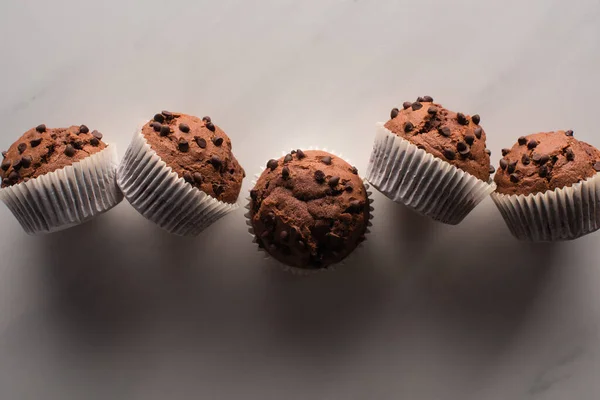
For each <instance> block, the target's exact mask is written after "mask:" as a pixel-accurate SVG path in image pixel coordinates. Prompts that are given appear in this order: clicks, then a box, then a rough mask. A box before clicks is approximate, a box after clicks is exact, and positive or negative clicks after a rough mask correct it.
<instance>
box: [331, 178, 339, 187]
mask: <svg viewBox="0 0 600 400" xmlns="http://www.w3.org/2000/svg"><path fill="white" fill-rule="evenodd" d="M328 183H329V186H331V187H336V186H337V185H338V183H340V177H339V176H332V177H331V178H329V182H328Z"/></svg>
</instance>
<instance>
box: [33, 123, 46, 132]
mask: <svg viewBox="0 0 600 400" xmlns="http://www.w3.org/2000/svg"><path fill="white" fill-rule="evenodd" d="M35 130H36V131H38V133H44V132H46V125H44V124H40V125H38V126H36V127H35Z"/></svg>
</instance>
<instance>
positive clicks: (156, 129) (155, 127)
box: [150, 122, 162, 132]
mask: <svg viewBox="0 0 600 400" xmlns="http://www.w3.org/2000/svg"><path fill="white" fill-rule="evenodd" d="M161 126H162V125H161V124H159V123H158V122H150V127H151V128H152V129H153V130H154V132H160V128H161Z"/></svg>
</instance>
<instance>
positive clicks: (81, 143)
mask: <svg viewBox="0 0 600 400" xmlns="http://www.w3.org/2000/svg"><path fill="white" fill-rule="evenodd" d="M104 148H106V144H105V143H104V142H103V141H102V134H101V133H100V132H98V131H96V130H94V131H90V129H89V128H88V127H87V126H85V125H81V126H71V127H69V128H47V127H46V126H45V125H38V126H37V127H35V128H31V129H30V130H28V131H27V132H25V133H24V134H23V135H22V136H21V137H20V138H19V139H18V140H17V141H16V142H15V143H13V144H12V146H10V148H9V149H8V150H7V151H5V152H2V156H3V157H4V159H3V160H2V164H1V169H0V177H1V178H2V187H7V186H11V185H15V184H18V183H21V182H27V181H28V180H30V179H32V178H37V177H38V176H41V175H44V174H47V173H49V172H53V171H56V170H58V169H61V168H63V167H66V166H68V165H72V164H73V163H76V162H78V161H81V160H83V159H84V158H86V157H88V156H90V155H92V154H95V153H97V152H99V151H101V150H103V149H104Z"/></svg>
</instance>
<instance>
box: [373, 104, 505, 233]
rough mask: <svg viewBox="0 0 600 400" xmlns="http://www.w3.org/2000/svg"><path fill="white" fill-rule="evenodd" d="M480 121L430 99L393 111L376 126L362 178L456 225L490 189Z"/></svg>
mask: <svg viewBox="0 0 600 400" xmlns="http://www.w3.org/2000/svg"><path fill="white" fill-rule="evenodd" d="M479 122H480V117H479V116H478V115H473V116H472V117H470V116H468V115H464V114H462V113H454V112H452V111H450V110H447V109H445V108H444V107H442V106H441V105H440V104H437V103H434V102H433V99H432V98H431V97H429V96H424V97H419V98H418V99H417V101H416V102H414V103H410V102H405V103H404V104H403V107H402V110H399V109H397V108H394V109H393V110H392V112H391V120H389V121H388V122H387V123H386V124H385V125H379V126H378V128H377V133H376V136H375V143H374V146H373V151H372V153H371V157H370V160H369V167H368V170H367V180H368V181H369V182H370V183H371V184H372V185H373V186H374V187H375V188H377V189H378V190H379V191H380V192H382V193H383V194H384V195H386V196H387V197H388V198H390V199H391V200H393V201H395V202H397V203H402V204H405V205H406V206H408V207H409V208H411V209H413V210H414V211H416V212H418V213H420V214H423V215H427V216H429V217H431V218H433V219H434V220H437V221H440V222H443V223H446V224H452V225H455V224H458V223H460V222H461V221H462V220H463V219H464V218H465V217H466V216H467V215H468V214H469V213H470V212H471V211H472V210H473V209H474V208H475V206H477V204H479V203H480V202H481V201H482V200H483V199H484V198H485V197H487V196H488V195H489V194H490V193H491V192H492V191H493V190H494V188H495V185H494V184H493V183H491V182H490V174H491V173H493V172H494V170H493V167H491V166H490V152H489V150H487V149H486V146H485V140H486V134H485V131H484V130H483V128H482V127H481V126H479Z"/></svg>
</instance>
